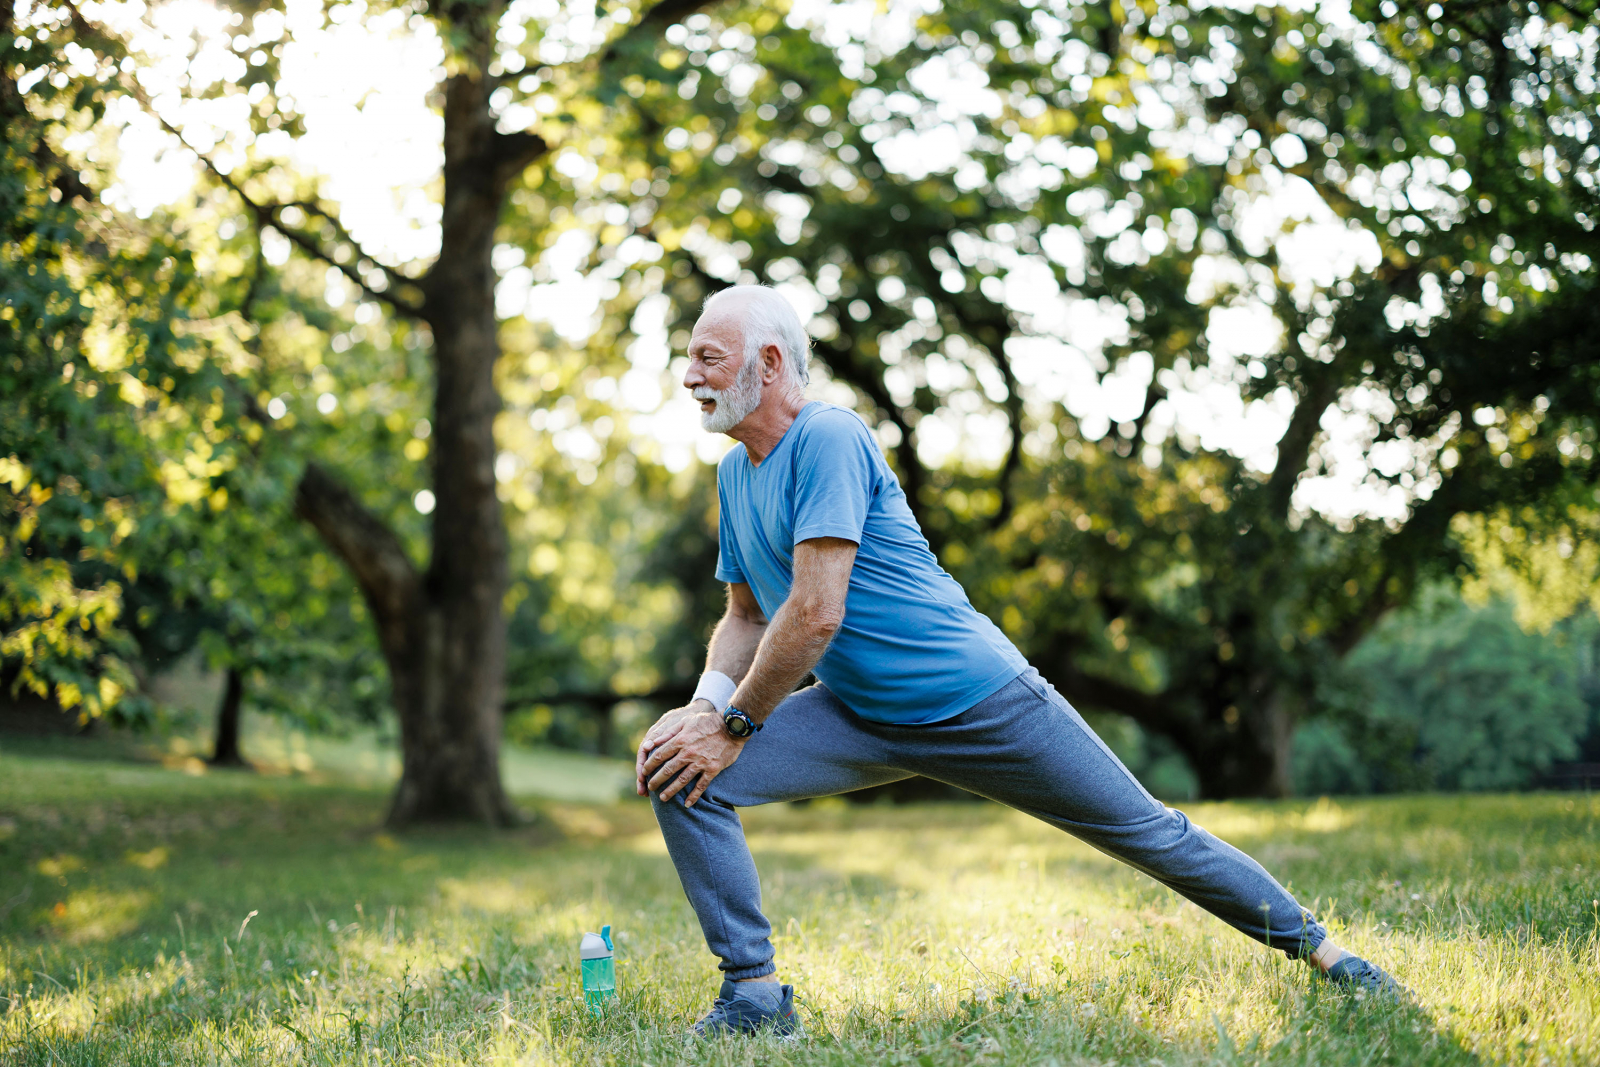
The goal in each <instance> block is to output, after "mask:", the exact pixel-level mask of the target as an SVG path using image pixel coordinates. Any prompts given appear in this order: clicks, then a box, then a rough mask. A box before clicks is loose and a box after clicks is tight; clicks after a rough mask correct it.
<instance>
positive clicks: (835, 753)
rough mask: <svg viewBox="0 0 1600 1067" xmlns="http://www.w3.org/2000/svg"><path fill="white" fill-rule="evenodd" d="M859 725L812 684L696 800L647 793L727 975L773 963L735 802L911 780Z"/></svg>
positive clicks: (750, 973) (751, 974) (749, 973)
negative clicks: (685, 801)
mask: <svg viewBox="0 0 1600 1067" xmlns="http://www.w3.org/2000/svg"><path fill="white" fill-rule="evenodd" d="M863 725H864V724H863V723H862V722H861V720H860V719H858V718H856V717H855V716H854V715H852V714H851V713H850V712H849V711H848V710H847V709H846V708H845V707H844V705H843V704H841V703H840V702H839V700H838V698H836V697H835V696H834V695H833V694H832V693H830V692H829V691H828V690H827V688H826V687H824V686H821V685H813V686H810V687H808V688H806V689H802V690H800V691H799V692H797V693H795V694H794V695H793V696H790V697H789V698H788V699H786V700H785V701H784V702H783V703H782V704H780V705H778V709H777V710H776V711H774V712H773V713H772V715H771V716H769V717H768V718H767V720H766V722H765V724H763V728H762V730H761V732H760V733H758V734H756V735H755V736H754V737H752V738H751V739H750V740H749V741H748V742H747V743H746V744H745V746H744V751H743V752H742V753H741V754H740V755H739V758H738V760H736V761H735V762H734V764H733V765H732V766H731V767H729V768H728V769H727V770H725V771H723V772H722V773H721V774H720V775H718V776H717V778H716V779H715V780H714V781H713V782H712V783H711V788H710V789H708V790H707V791H706V793H705V795H704V796H703V797H701V798H700V800H699V801H698V802H697V803H696V804H695V806H694V807H692V808H688V807H685V806H684V804H683V797H684V796H685V795H686V794H687V793H688V792H689V791H688V790H687V789H685V790H684V791H683V792H681V793H679V794H678V795H677V796H675V797H673V798H672V800H670V801H668V802H667V803H665V804H663V803H662V802H661V801H660V800H659V799H658V798H657V796H656V795H655V794H652V795H651V798H650V802H651V806H652V807H653V808H654V809H655V813H656V820H657V822H659V823H660V824H661V836H662V837H663V838H665V839H666V842H667V851H668V853H670V854H671V856H672V863H673V866H675V867H676V868H677V869H678V880H679V881H680V882H682V883H683V891H684V893H685V894H686V895H687V896H688V898H689V903H690V905H691V906H693V908H694V910H695V914H696V915H697V916H698V917H699V919H700V929H701V930H702V931H704V933H705V936H706V944H707V945H708V946H709V947H710V948H711V951H712V952H713V953H714V954H715V955H716V956H717V957H719V959H720V960H721V962H720V964H719V966H720V967H721V969H722V972H723V974H724V976H725V977H727V978H729V979H731V980H734V981H740V980H743V979H750V978H761V977H764V976H766V975H769V974H772V973H773V972H774V971H775V970H776V969H777V968H776V966H775V965H774V964H773V962H772V955H773V953H772V942H771V940H770V935H771V933H772V927H771V925H770V924H769V923H768V922H767V918H766V916H765V915H763V914H762V912H761V883H760V881H759V880H758V878H757V876H756V865H755V861H754V860H753V859H752V858H751V856H750V848H749V846H748V845H747V844H746V843H745V839H744V827H743V826H742V825H741V823H740V822H739V813H738V810H737V809H739V808H743V807H751V806H754V805H756V804H768V803H772V802H773V801H779V800H804V799H808V798H810V797H821V796H831V795H833V794H835V793H844V792H848V791H850V790H852V789H863V788H865V787H867V786H872V785H880V784H882V783H884V782H895V781H899V780H900V779H902V778H907V777H910V772H909V771H904V770H898V769H896V768H894V767H893V766H891V765H890V764H889V763H887V762H886V759H885V757H886V754H887V746H886V745H885V743H884V741H883V740H882V739H881V738H878V737H875V736H873V734H872V733H869V732H867V731H866V730H865V729H863Z"/></svg>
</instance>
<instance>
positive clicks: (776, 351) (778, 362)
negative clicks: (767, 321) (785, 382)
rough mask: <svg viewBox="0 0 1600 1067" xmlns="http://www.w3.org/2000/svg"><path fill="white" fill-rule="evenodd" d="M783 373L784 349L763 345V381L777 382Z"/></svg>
mask: <svg viewBox="0 0 1600 1067" xmlns="http://www.w3.org/2000/svg"><path fill="white" fill-rule="evenodd" d="M782 373H783V349H781V348H779V347H778V346H777V345H763V346H762V348H761V378H762V380H763V381H768V382H775V381H777V380H778V377H779V376H780V375H781V374H782ZM769 374H770V376H769Z"/></svg>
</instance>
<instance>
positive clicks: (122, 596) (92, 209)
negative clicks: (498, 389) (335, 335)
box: [0, 9, 380, 721]
mask: <svg viewBox="0 0 1600 1067" xmlns="http://www.w3.org/2000/svg"><path fill="white" fill-rule="evenodd" d="M31 15H32V16H33V19H32V21H31V22H30V23H29V30H30V31H33V32H34V34H36V35H35V36H33V37H32V39H31V40H30V39H28V38H27V37H22V36H18V37H11V36H9V35H8V36H6V37H5V39H4V40H5V43H4V47H5V56H4V64H5V78H4V83H3V88H4V93H3V94H0V95H3V96H4V98H5V106H6V108H7V123H8V139H7V143H6V146H5V149H4V163H5V167H6V171H5V174H4V176H3V177H4V181H3V182H0V187H3V190H4V194H5V196H6V198H7V199H6V202H5V204H4V207H3V210H0V215H3V217H4V218H5V219H6V225H7V230H6V233H5V248H4V255H3V256H0V271H4V276H3V278H0V290H3V300H4V304H3V307H0V475H3V477H0V482H3V485H4V487H3V488H0V531H3V533H4V541H3V542H0V572H3V573H0V624H3V626H4V637H3V644H0V656H3V657H4V661H5V677H6V681H7V683H8V684H10V685H12V686H14V687H17V688H20V687H26V688H28V689H31V690H33V691H34V692H36V693H38V694H39V695H41V696H48V697H50V698H52V699H53V700H54V701H55V702H57V703H58V704H60V705H61V706H62V707H64V708H67V709H77V710H79V711H80V712H81V713H82V715H83V716H85V717H96V716H100V715H104V714H106V713H108V712H111V711H113V710H115V711H116V713H117V714H118V715H119V716H121V717H123V718H130V717H132V718H139V717H141V716H147V715H148V714H149V713H150V712H151V711H152V710H153V709H152V708H151V706H150V703H149V701H148V699H147V698H146V697H145V695H144V694H143V693H142V692H141V691H140V688H139V684H138V678H139V676H140V675H142V674H144V673H146V672H149V671H155V670H160V669H162V668H164V667H165V666H168V665H170V663H171V662H172V661H173V660H174V659H176V658H177V657H180V656H182V655H184V654H187V653H189V652H190V651H192V650H193V649H195V648H196V647H197V646H198V647H201V648H202V650H203V652H204V654H205V657H206V659H207V661H208V662H209V663H210V664H211V665H212V666H217V667H223V666H231V667H237V668H239V669H241V670H244V671H246V672H249V673H250V676H251V679H252V683H253V684H252V688H253V693H252V696H253V700H254V702H255V703H256V705H257V706H258V707H261V708H263V709H267V710H278V711H285V712H291V713H294V714H296V715H297V716H299V717H300V718H302V719H304V720H306V721H317V720H322V721H326V720H327V719H328V717H329V713H330V711H331V710H333V709H334V708H344V709H351V708H353V709H356V710H361V709H366V714H367V715H369V716H370V714H371V713H372V712H371V709H372V706H373V704H374V702H375V698H377V697H378V696H379V695H380V694H378V693H377V692H376V678H375V677H374V675H375V670H374V664H373V663H372V662H371V660H372V656H371V652H370V648H369V647H367V644H366V643H363V642H362V641H361V636H362V635H361V631H360V629H359V628H352V627H351V626H350V621H351V617H352V613H359V610H360V606H359V604H354V603H352V602H351V599H350V596H349V586H348V582H347V581H345V580H344V579H343V576H342V574H341V573H340V572H338V571H337V570H331V569H330V568H329V567H328V565H327V560H326V558H325V557H319V556H317V554H316V552H315V548H314V546H313V545H312V544H310V543H309V541H308V539H307V537H306V536H305V535H304V533H302V532H301V531H300V530H299V529H298V526H297V524H296V523H295V522H294V520H293V517H292V514H291V506H292V501H291V500H290V498H289V495H288V492H287V486H288V485H290V484H292V483H290V482H288V481H287V480H286V478H285V475H284V470H285V468H286V466H287V467H292V466H294V465H295V463H296V460H295V457H294V454H293V449H292V448H286V447H284V443H283V441H282V440H281V435H278V434H273V433H270V432H268V430H267V429H266V428H267V427H270V426H271V425H272V423H273V420H272V419H271V418H270V417H269V416H267V415H266V414H265V412H264V411H263V405H264V404H265V403H266V401H267V398H268V396H270V393H266V394H265V395H260V396H258V393H257V390H264V389H265V388H270V387H271V386H272V385H274V384H276V381H277V379H279V378H280V377H281V378H292V377H293V375H294V370H295V367H294V364H295V363H299V362H302V358H303V357H302V353H303V350H304V347H305V343H306V342H305V339H304V337H303V334H304V333H305V331H306V326H307V324H306V322H305V320H304V319H303V318H301V317H300V316H299V312H300V311H301V310H303V309H302V308H300V307H297V306H295V305H294V304H293V303H292V301H290V300H287V299H286V293H285V291H284V290H283V289H281V288H280V287H279V285H278V280H277V279H276V278H275V277H273V276H271V275H270V274H269V273H268V272H267V270H266V265H265V264H264V263H263V262H262V261H261V259H260V257H259V256H258V255H255V254H253V250H252V249H249V248H241V242H240V241H239V240H238V236H237V229H238V228H237V226H236V225H235V224H234V223H233V221H232V220H231V219H230V218H228V217H227V216H226V214H222V213H219V212H218V211H217V208H218V206H219V205H218V204H217V203H216V202H215V201H214V200H212V199H210V198H207V197H205V196H199V197H196V198H194V199H193V200H192V202H190V203H188V204H184V205H180V206H179V208H178V209H177V210H176V211H175V212H174V213H172V214H171V215H157V216H156V217H154V218H152V219H150V220H149V221H148V222H145V221H141V220H139V219H136V218H133V217H130V216H128V215H126V214H122V213H119V212H116V211H114V210H112V209H111V208H109V207H107V206H105V205H104V204H101V203H97V202H96V199H95V195H96V194H95V190H94V188H93V187H92V185H100V184H102V183H109V181H110V180H111V176H112V175H113V174H114V172H115V154H114V152H111V151H107V146H106V145H105V143H104V135H105V131H104V130H103V129H99V128H97V127H96V126H95V122H96V121H97V120H98V119H99V118H100V117H101V114H102V112H103V110H104V108H105V106H106V104H107V101H108V100H109V99H111V98H112V97H113V96H114V95H115V93H114V92H113V91H112V90H111V89H110V87H109V86H108V85H107V77H106V76H107V73H108V72H109V71H110V70H111V69H112V68H113V67H114V65H115V62H116V61H117V60H118V59H119V58H120V57H121V56H122V52H121V50H120V48H119V46H118V44H117V43H116V42H115V41H112V40H110V39H108V38H106V37H104V36H102V35H100V34H98V33H97V32H96V31H94V30H92V29H90V28H88V27H87V26H86V25H85V24H84V23H83V22H82V21H81V20H74V19H72V18H70V17H69V13H68V12H67V11H66V10H65V9H63V10H62V11H61V12H56V13H51V12H39V11H34V12H31ZM8 17H9V16H8ZM7 29H8V30H9V23H8V26H7ZM96 56H97V57H98V62H99V64H100V65H99V66H98V67H96V66H94V64H92V63H91V64H90V69H89V70H88V71H87V72H86V71H85V70H84V69H83V67H82V65H81V63H80V61H81V60H83V59H86V58H91V57H96ZM21 57H26V58H27V60H29V61H31V66H32V71H31V74H30V75H29V76H28V78H27V81H28V82H29V87H28V88H27V91H26V92H23V91H22V90H21V89H20V88H19V86H20V85H21V84H22V83H21V82H13V81H12V80H11V78H12V74H13V68H14V67H15V65H16V64H17V63H18V62H19V61H20V59H21ZM74 57H76V58H74ZM40 60H43V65H42V66H40V65H39V61H40ZM69 150H70V151H69ZM69 155H74V156H76V157H77V158H76V162H77V164H78V165H79V168H80V169H72V168H69V167H68V166H67V164H66V163H65V162H64V160H65V159H67V158H68V156H69ZM90 157H92V159H93V160H96V161H98V162H89V161H88V160H89V158H90ZM310 315H311V317H312V319H313V320H314V321H315V320H321V322H322V323H327V322H328V321H329V320H330V316H329V315H328V314H327V313H326V312H325V311H321V310H319V309H316V308H313V309H311V311H310ZM297 333H298V334H300V335H301V336H300V337H299V338H298V340H299V341H300V350H299V351H297V350H296V348H295V346H294V345H293V344H291V343H288V341H289V340H293V339H296V338H295V335H296V334H297ZM284 334H287V335H288V339H285V338H283V337H282V336H281V335H284ZM275 335H277V336H275ZM263 336H265V337H268V338H274V339H276V340H279V344H278V345H277V346H276V349H275V350H274V349H268V350H266V352H265V354H264V352H263V346H262V345H261V343H260V342H261V339H262V337H263ZM275 353H276V357H277V358H276V359H275V358H274V355H275ZM285 363H287V364H288V366H285V365H284V364H285ZM312 363H313V365H320V360H314V361H312ZM306 369H307V370H309V369H310V368H309V367H308V368H306ZM283 421H284V422H286V423H291V424H292V418H285V419H284V420H283ZM313 432H314V431H313ZM329 690H331V691H332V693H333V696H332V698H331V700H330V696H329Z"/></svg>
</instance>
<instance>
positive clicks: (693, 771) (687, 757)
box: [635, 700, 744, 807]
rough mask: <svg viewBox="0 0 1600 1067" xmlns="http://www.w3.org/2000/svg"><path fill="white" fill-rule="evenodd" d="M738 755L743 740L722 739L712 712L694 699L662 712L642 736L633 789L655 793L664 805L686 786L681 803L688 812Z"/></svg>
mask: <svg viewBox="0 0 1600 1067" xmlns="http://www.w3.org/2000/svg"><path fill="white" fill-rule="evenodd" d="M743 750H744V741H743V740H740V739H737V738H733V737H730V736H728V731H727V729H726V728H725V727H724V726H723V723H722V716H721V715H719V714H717V712H716V709H714V708H712V707H711V705H710V704H709V703H708V702H706V701H699V700H697V701H695V702H694V703H692V704H690V705H689V706H688V707H685V708H676V709H674V710H672V711H669V712H667V713H666V714H665V715H663V716H661V718H660V719H659V720H657V721H656V724H655V725H654V726H652V727H650V730H649V732H648V733H646V734H645V736H644V740H643V741H642V742H641V743H640V745H639V755H638V759H637V761H636V762H635V770H636V773H637V778H636V788H637V790H638V793H639V795H640V796H644V795H645V794H646V793H647V792H659V796H660V799H661V800H663V801H667V800H671V799H672V798H673V797H674V796H676V795H677V794H678V793H680V792H682V791H683V790H684V789H685V788H687V787H689V786H691V785H692V786H693V788H692V789H691V790H690V791H689V793H688V794H687V795H685V796H684V804H685V805H686V806H688V807H693V806H694V803H695V801H697V800H699V799H700V797H701V796H702V795H703V794H704V793H705V791H706V788H707V787H708V786H710V784H711V780H712V779H713V778H715V777H716V776H717V775H719V774H721V773H722V772H723V771H724V770H726V769H727V768H728V767H730V766H732V765H733V761H734V760H736V759H738V758H739V753H740V752H742V751H743Z"/></svg>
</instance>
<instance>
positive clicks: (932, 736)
mask: <svg viewBox="0 0 1600 1067" xmlns="http://www.w3.org/2000/svg"><path fill="white" fill-rule="evenodd" d="M921 729H922V730H924V731H927V737H926V741H925V742H924V743H923V744H922V745H920V746H918V745H916V742H915V739H914V735H913V736H912V737H910V738H907V742H908V743H909V744H910V745H911V746H912V747H911V748H910V749H909V750H907V749H904V748H901V747H900V745H898V744H897V746H896V748H897V751H896V757H897V762H900V765H901V766H904V767H906V768H907V769H908V770H914V771H916V772H917V773H918V774H923V775H927V776H928V777H930V778H937V779H939V780H941V781H945V782H949V783H951V784H953V785H957V786H960V787H962V788H964V789H969V790H971V791H973V792H975V793H979V794H981V795H983V796H986V797H989V798H990V799H992V800H998V801H1000V802H1001V803H1003V804H1008V805H1010V806H1011V807H1014V808H1018V809H1020V810H1022V811H1025V812H1027V813H1028V814H1030V815H1033V816H1035V817H1037V818H1039V819H1042V820H1044V821H1045V822H1048V823H1051V824H1052V825H1054V826H1057V827H1059V828H1061V829H1062V830H1065V831H1067V832H1068V833H1070V834H1072V835H1073V836H1075V837H1078V838H1080V839H1082V840H1083V841H1086V842H1088V843H1089V844H1091V845H1093V846H1094V847H1095V848H1097V849H1099V850H1100V851H1102V852H1105V853H1107V854H1109V855H1111V856H1114V857H1116V858H1117V859H1119V860H1122V861H1123V862H1124V863H1127V864H1129V865H1130V866H1132V867H1135V868H1137V869H1138V870H1140V871H1143V872H1144V873H1145V874H1148V875H1149V876H1150V877H1152V878H1154V879H1155V880H1156V881H1158V882H1160V883H1162V884H1163V885H1166V886H1168V887H1169V888H1171V889H1173V890H1174V891H1176V892H1178V893H1179V894H1181V895H1182V896H1185V897H1187V898H1188V899H1189V900H1192V901H1194V903H1196V904H1198V905H1199V906H1200V907H1202V908H1204V909H1205V910H1207V911H1209V912H1210V913H1211V914H1213V915H1215V916H1217V918H1219V919H1221V920H1222V921H1223V922H1225V923H1227V924H1228V925H1230V926H1232V927H1234V928H1235V929H1238V930H1240V931H1242V932H1244V933H1245V934H1248V935H1249V936H1250V937H1253V938H1255V939H1256V940H1257V941H1262V942H1265V943H1266V944H1269V945H1271V946H1272V947H1273V948H1276V949H1281V950H1282V951H1283V952H1284V953H1286V954H1287V955H1289V956H1290V957H1292V958H1296V959H1299V958H1302V957H1308V956H1310V955H1311V954H1312V953H1313V952H1315V951H1316V949H1317V946H1318V945H1320V944H1321V943H1322V940H1323V939H1324V938H1325V937H1326V936H1327V932H1326V931H1325V930H1324V929H1323V928H1322V926H1321V924H1319V923H1318V922H1317V920H1316V918H1315V917H1314V916H1312V914H1311V913H1310V912H1309V911H1307V910H1305V909H1304V908H1302V907H1301V906H1300V904H1299V903H1298V902H1297V901H1296V900H1295V899H1294V897H1293V896H1291V895H1290V894H1289V891H1288V890H1286V889H1284V888H1283V886H1281V885H1279V884H1278V882H1277V881H1276V880H1275V879H1274V878H1273V877H1272V876H1271V875H1270V874H1268V873H1267V872H1266V870H1265V869H1264V868H1262V866H1261V865H1260V864H1259V863H1257V862H1256V861H1255V860H1253V859H1251V858H1250V857H1249V856H1247V855H1245V854H1244V853H1243V852H1240V851H1239V850H1238V849H1236V848H1234V847H1233V846H1232V845H1229V844H1227V843H1226V842H1224V841H1221V840H1219V839H1218V838H1216V837H1214V836H1212V835H1211V834H1209V833H1207V832H1206V831H1205V830H1203V829H1201V828H1200V827H1198V826H1196V825H1194V824H1193V823H1192V822H1190V821H1189V819H1188V817H1187V816H1185V815H1184V814H1183V813H1182V812H1180V811H1174V810H1173V809H1171V808H1168V807H1165V806H1164V805H1162V804H1161V803H1160V802H1159V801H1157V800H1156V799H1155V798H1154V797H1152V796H1151V795H1150V794H1149V793H1148V792H1146V791H1145V789H1144V787H1143V786H1141V785H1140V784H1139V782H1138V780H1137V779H1136V778H1134V776H1133V775H1132V773H1130V772H1129V771H1128V769H1127V768H1126V767H1124V766H1123V765H1122V761H1120V760H1118V759H1117V757H1116V756H1115V755H1113V754H1112V752H1111V750H1110V749H1108V748H1107V747H1106V746H1105V744H1104V742H1102V741H1101V740H1100V739H1099V738H1098V737H1097V736H1095V733H1094V731H1093V730H1091V729H1090V728H1089V726H1088V724H1087V723H1085V722H1084V721H1083V718H1082V716H1080V715H1079V714H1078V713H1077V711H1075V710H1074V709H1073V708H1072V706H1071V705H1070V704H1068V703H1067V702H1066V700H1065V699H1063V698H1062V697H1061V695H1060V694H1058V693H1057V692H1056V691H1055V690H1054V689H1053V688H1052V687H1050V686H1049V685H1048V684H1047V683H1046V682H1044V680H1043V679H1041V678H1040V677H1039V675H1038V672H1036V671H1034V670H1031V669H1030V670H1029V671H1027V672H1026V673H1024V674H1023V675H1022V676H1021V677H1019V678H1018V679H1017V680H1016V681H1014V682H1012V683H1011V684H1010V685H1008V686H1006V687H1005V688H1004V689H1002V690H1000V691H999V692H998V693H996V694H994V695H993V696H991V697H989V698H988V699H987V700H984V701H982V702H980V703H979V704H978V705H977V706H976V707H973V708H971V709H969V710H967V711H965V712H963V713H962V714H960V715H958V716H956V717H955V718H954V719H949V720H946V721H945V722H942V723H937V724H935V725H933V726H931V727H922V728H921ZM902 733H903V731H896V732H895V734H896V736H895V738H894V740H895V741H896V742H899V741H900V740H901V737H900V735H901V734H902ZM907 751H910V752H911V753H913V758H911V759H906V758H905V756H906V753H907Z"/></svg>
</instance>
